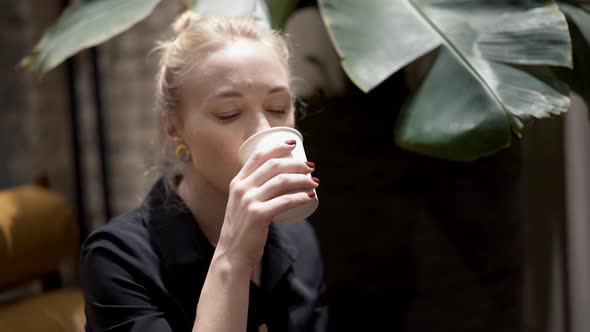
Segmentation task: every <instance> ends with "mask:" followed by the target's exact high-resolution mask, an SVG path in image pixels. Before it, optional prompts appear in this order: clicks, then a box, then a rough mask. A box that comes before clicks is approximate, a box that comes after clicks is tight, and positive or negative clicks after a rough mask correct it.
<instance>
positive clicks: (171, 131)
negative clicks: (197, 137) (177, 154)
mask: <svg viewBox="0 0 590 332" xmlns="http://www.w3.org/2000/svg"><path fill="white" fill-rule="evenodd" d="M160 116H161V119H162V128H163V129H164V133H165V134H166V138H167V139H168V140H169V141H170V142H172V143H174V144H175V145H178V144H181V143H183V142H184V139H183V137H182V129H181V128H182V127H181V126H180V121H178V116H176V115H174V114H171V113H168V112H161V113H160Z"/></svg>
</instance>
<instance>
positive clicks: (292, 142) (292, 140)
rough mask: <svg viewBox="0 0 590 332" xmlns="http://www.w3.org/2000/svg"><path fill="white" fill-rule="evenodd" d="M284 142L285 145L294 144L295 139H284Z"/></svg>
mask: <svg viewBox="0 0 590 332" xmlns="http://www.w3.org/2000/svg"><path fill="white" fill-rule="evenodd" d="M285 143H286V144H287V145H295V144H296V143H297V141H295V140H294V139H290V140H287V141H285Z"/></svg>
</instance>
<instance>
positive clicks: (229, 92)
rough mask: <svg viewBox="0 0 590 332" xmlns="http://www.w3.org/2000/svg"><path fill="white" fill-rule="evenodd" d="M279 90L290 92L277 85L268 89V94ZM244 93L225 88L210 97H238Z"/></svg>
mask: <svg viewBox="0 0 590 332" xmlns="http://www.w3.org/2000/svg"><path fill="white" fill-rule="evenodd" d="M277 92H287V93H289V89H288V88H287V87H285V86H283V85H279V86H275V87H273V88H272V89H270V90H268V93H267V94H269V95H270V94H273V93H277ZM243 96H244V95H243V94H242V93H241V92H239V91H237V90H224V91H221V92H219V93H217V94H215V95H213V96H212V97H211V98H209V99H222V98H236V97H243Z"/></svg>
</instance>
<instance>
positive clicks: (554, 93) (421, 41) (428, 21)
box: [320, 0, 571, 160]
mask: <svg viewBox="0 0 590 332" xmlns="http://www.w3.org/2000/svg"><path fill="white" fill-rule="evenodd" d="M350 2H352V3H350ZM354 3H356V2H354V1H352V0H351V1H342V0H320V6H321V8H322V15H323V18H324V20H325V23H326V26H327V27H328V31H329V32H330V34H331V36H332V38H333V40H334V43H335V44H336V46H337V51H338V52H339V54H340V56H341V58H342V63H343V66H344V68H346V70H347V73H348V74H349V75H350V76H351V78H352V79H353V81H355V82H356V83H357V85H359V87H360V88H362V89H363V90H369V89H371V88H372V87H374V86H376V85H378V84H379V83H380V82H381V81H382V80H383V79H385V78H387V77H388V76H389V75H391V74H392V73H393V72H395V71H396V70H397V69H399V68H400V67H401V66H403V65H405V64H407V63H408V62H410V61H412V60H414V59H415V58H416V57H418V56H420V55H421V54H423V53H425V52H427V51H429V50H431V49H432V47H433V46H437V45H441V47H442V48H441V50H440V52H439V53H440V54H439V58H438V59H437V60H436V63H435V65H434V67H433V69H432V72H431V73H430V74H429V75H428V77H427V78H426V80H425V82H424V83H423V85H422V86H421V87H420V88H419V89H418V91H416V93H415V95H414V96H413V97H412V98H410V100H409V101H408V102H407V103H406V104H405V106H404V107H403V109H402V110H401V113H400V116H399V119H398V123H397V125H396V128H397V129H396V133H395V135H396V141H397V143H398V144H399V145H401V146H403V147H405V148H407V149H409V150H412V151H415V152H418V153H423V154H428V155H431V156H435V157H440V158H447V159H453V160H471V159H475V158H478V157H480V156H484V155H488V154H491V153H493V152H495V151H497V150H498V149H501V148H503V147H506V146H508V145H509V144H510V139H511V133H510V129H511V128H512V130H513V131H514V132H515V133H516V134H517V135H520V134H521V130H522V128H523V126H524V125H526V124H528V123H530V122H532V121H533V120H534V119H538V118H543V117H548V116H550V115H553V114H559V113H563V112H565V111H566V110H567V107H568V105H569V98H568V96H567V90H566V89H564V87H563V85H561V84H559V83H558V82H553V81H551V80H550V79H543V80H541V79H539V78H538V77H535V76H533V75H531V74H528V73H527V72H524V71H522V70H520V69H516V68H515V67H513V66H512V65H509V64H514V65H520V66H522V65H551V66H564V67H571V45H570V40H569V33H568V29H567V24H566V21H565V18H564V17H563V15H562V13H561V12H560V11H559V10H558V8H557V7H556V6H555V5H554V4H553V3H546V4H536V5H523V4H518V5H493V4H490V3H493V2H489V1H483V0H462V1H453V0H447V1H444V0H398V1H390V0H373V1H370V2H363V3H362V6H361V5H360V4H359V5H357V6H356V7H355V6H354ZM368 3H370V4H371V5H368ZM533 3H534V2H533ZM368 9H370V10H368ZM362 11H364V12H362ZM358 18H363V19H362V20H360V19H358ZM396 22H397V23H396ZM400 22H404V23H403V24H401V25H397V24H398V23H400ZM373 33H375V34H376V35H377V37H375V36H372V34H373ZM374 53H377V54H374Z"/></svg>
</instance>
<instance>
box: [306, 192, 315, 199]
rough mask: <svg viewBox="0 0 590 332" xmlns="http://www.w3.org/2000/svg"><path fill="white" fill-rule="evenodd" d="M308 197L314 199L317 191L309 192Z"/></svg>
mask: <svg viewBox="0 0 590 332" xmlns="http://www.w3.org/2000/svg"><path fill="white" fill-rule="evenodd" d="M307 196H309V197H310V198H313V197H314V196H315V191H310V192H308V193H307Z"/></svg>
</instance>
